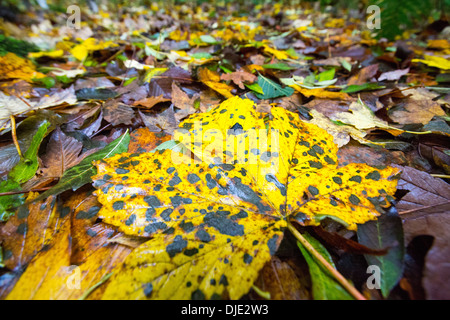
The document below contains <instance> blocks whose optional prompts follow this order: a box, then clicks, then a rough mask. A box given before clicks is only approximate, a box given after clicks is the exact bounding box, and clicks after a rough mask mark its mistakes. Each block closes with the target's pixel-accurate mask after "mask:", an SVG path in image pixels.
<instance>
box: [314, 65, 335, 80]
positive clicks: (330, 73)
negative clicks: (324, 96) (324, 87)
mask: <svg viewBox="0 0 450 320" xmlns="http://www.w3.org/2000/svg"><path fill="white" fill-rule="evenodd" d="M334 73H335V69H334V68H331V69H329V70H326V71H323V72H321V73H319V75H318V76H317V80H318V81H319V82H321V81H330V80H333V78H334Z"/></svg>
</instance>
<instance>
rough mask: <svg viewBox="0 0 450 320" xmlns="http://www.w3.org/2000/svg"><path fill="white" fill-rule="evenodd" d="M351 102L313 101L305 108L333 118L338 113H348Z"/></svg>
mask: <svg viewBox="0 0 450 320" xmlns="http://www.w3.org/2000/svg"><path fill="white" fill-rule="evenodd" d="M349 105H350V103H349V101H336V100H331V99H313V100H311V101H309V102H308V103H306V104H305V105H304V106H305V107H306V108H308V109H314V110H317V111H318V112H320V113H321V114H323V115H324V116H327V117H328V118H330V117H332V116H333V115H334V114H335V113H336V112H346V111H348V106H349Z"/></svg>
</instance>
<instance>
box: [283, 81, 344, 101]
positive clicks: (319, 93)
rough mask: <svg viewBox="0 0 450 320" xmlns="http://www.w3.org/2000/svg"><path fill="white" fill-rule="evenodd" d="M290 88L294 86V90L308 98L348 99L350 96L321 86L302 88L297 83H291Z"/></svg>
mask: <svg viewBox="0 0 450 320" xmlns="http://www.w3.org/2000/svg"><path fill="white" fill-rule="evenodd" d="M291 87H292V88H294V89H295V90H296V91H298V92H300V93H301V94H303V95H304V96H305V97H307V98H309V97H311V96H314V97H316V98H320V99H339V100H349V99H350V96H349V95H348V94H346V93H345V92H333V91H327V90H325V89H322V88H318V89H306V88H302V87H300V86H299V85H296V84H294V85H291Z"/></svg>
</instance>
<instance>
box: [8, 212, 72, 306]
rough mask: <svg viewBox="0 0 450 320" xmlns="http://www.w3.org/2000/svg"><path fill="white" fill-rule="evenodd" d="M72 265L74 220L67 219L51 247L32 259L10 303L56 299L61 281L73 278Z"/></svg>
mask: <svg viewBox="0 0 450 320" xmlns="http://www.w3.org/2000/svg"><path fill="white" fill-rule="evenodd" d="M70 265H71V264H70V221H69V219H65V220H64V222H63V223H62V225H61V227H60V228H59V229H58V232H57V233H56V234H55V237H54V238H53V239H52V241H51V244H49V245H48V246H46V250H42V251H40V252H39V253H38V254H37V255H36V256H35V257H34V258H33V259H32V260H31V262H30V263H29V265H28V266H27V268H26V270H25V272H24V273H22V275H21V276H20V279H19V280H18V281H17V283H16V284H15V286H14V288H13V289H12V290H11V292H10V293H9V294H8V296H7V297H6V300H32V299H36V300H50V299H52V298H55V294H56V292H55V291H56V288H58V287H59V284H60V280H59V278H60V277H64V278H65V280H66V279H67V277H68V276H70ZM64 284H65V283H64Z"/></svg>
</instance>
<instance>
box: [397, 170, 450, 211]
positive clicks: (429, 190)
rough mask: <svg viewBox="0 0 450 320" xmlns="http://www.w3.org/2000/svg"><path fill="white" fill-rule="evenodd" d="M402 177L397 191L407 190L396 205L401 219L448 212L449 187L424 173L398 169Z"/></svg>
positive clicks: (449, 208)
mask: <svg viewBox="0 0 450 320" xmlns="http://www.w3.org/2000/svg"><path fill="white" fill-rule="evenodd" d="M399 168H400V169H401V170H402V175H401V177H400V180H399V182H398V189H405V190H409V193H407V194H406V195H405V196H404V197H403V198H402V199H401V200H400V201H399V203H398V204H397V205H396V207H397V210H398V212H399V214H401V215H402V217H404V218H406V217H409V216H411V217H417V216H425V215H430V214H434V213H438V214H441V213H446V212H450V185H449V184H447V183H446V182H445V181H444V180H442V179H438V178H434V177H433V176H431V175H429V174H428V173H426V172H424V171H420V170H417V169H414V168H411V167H399Z"/></svg>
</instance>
